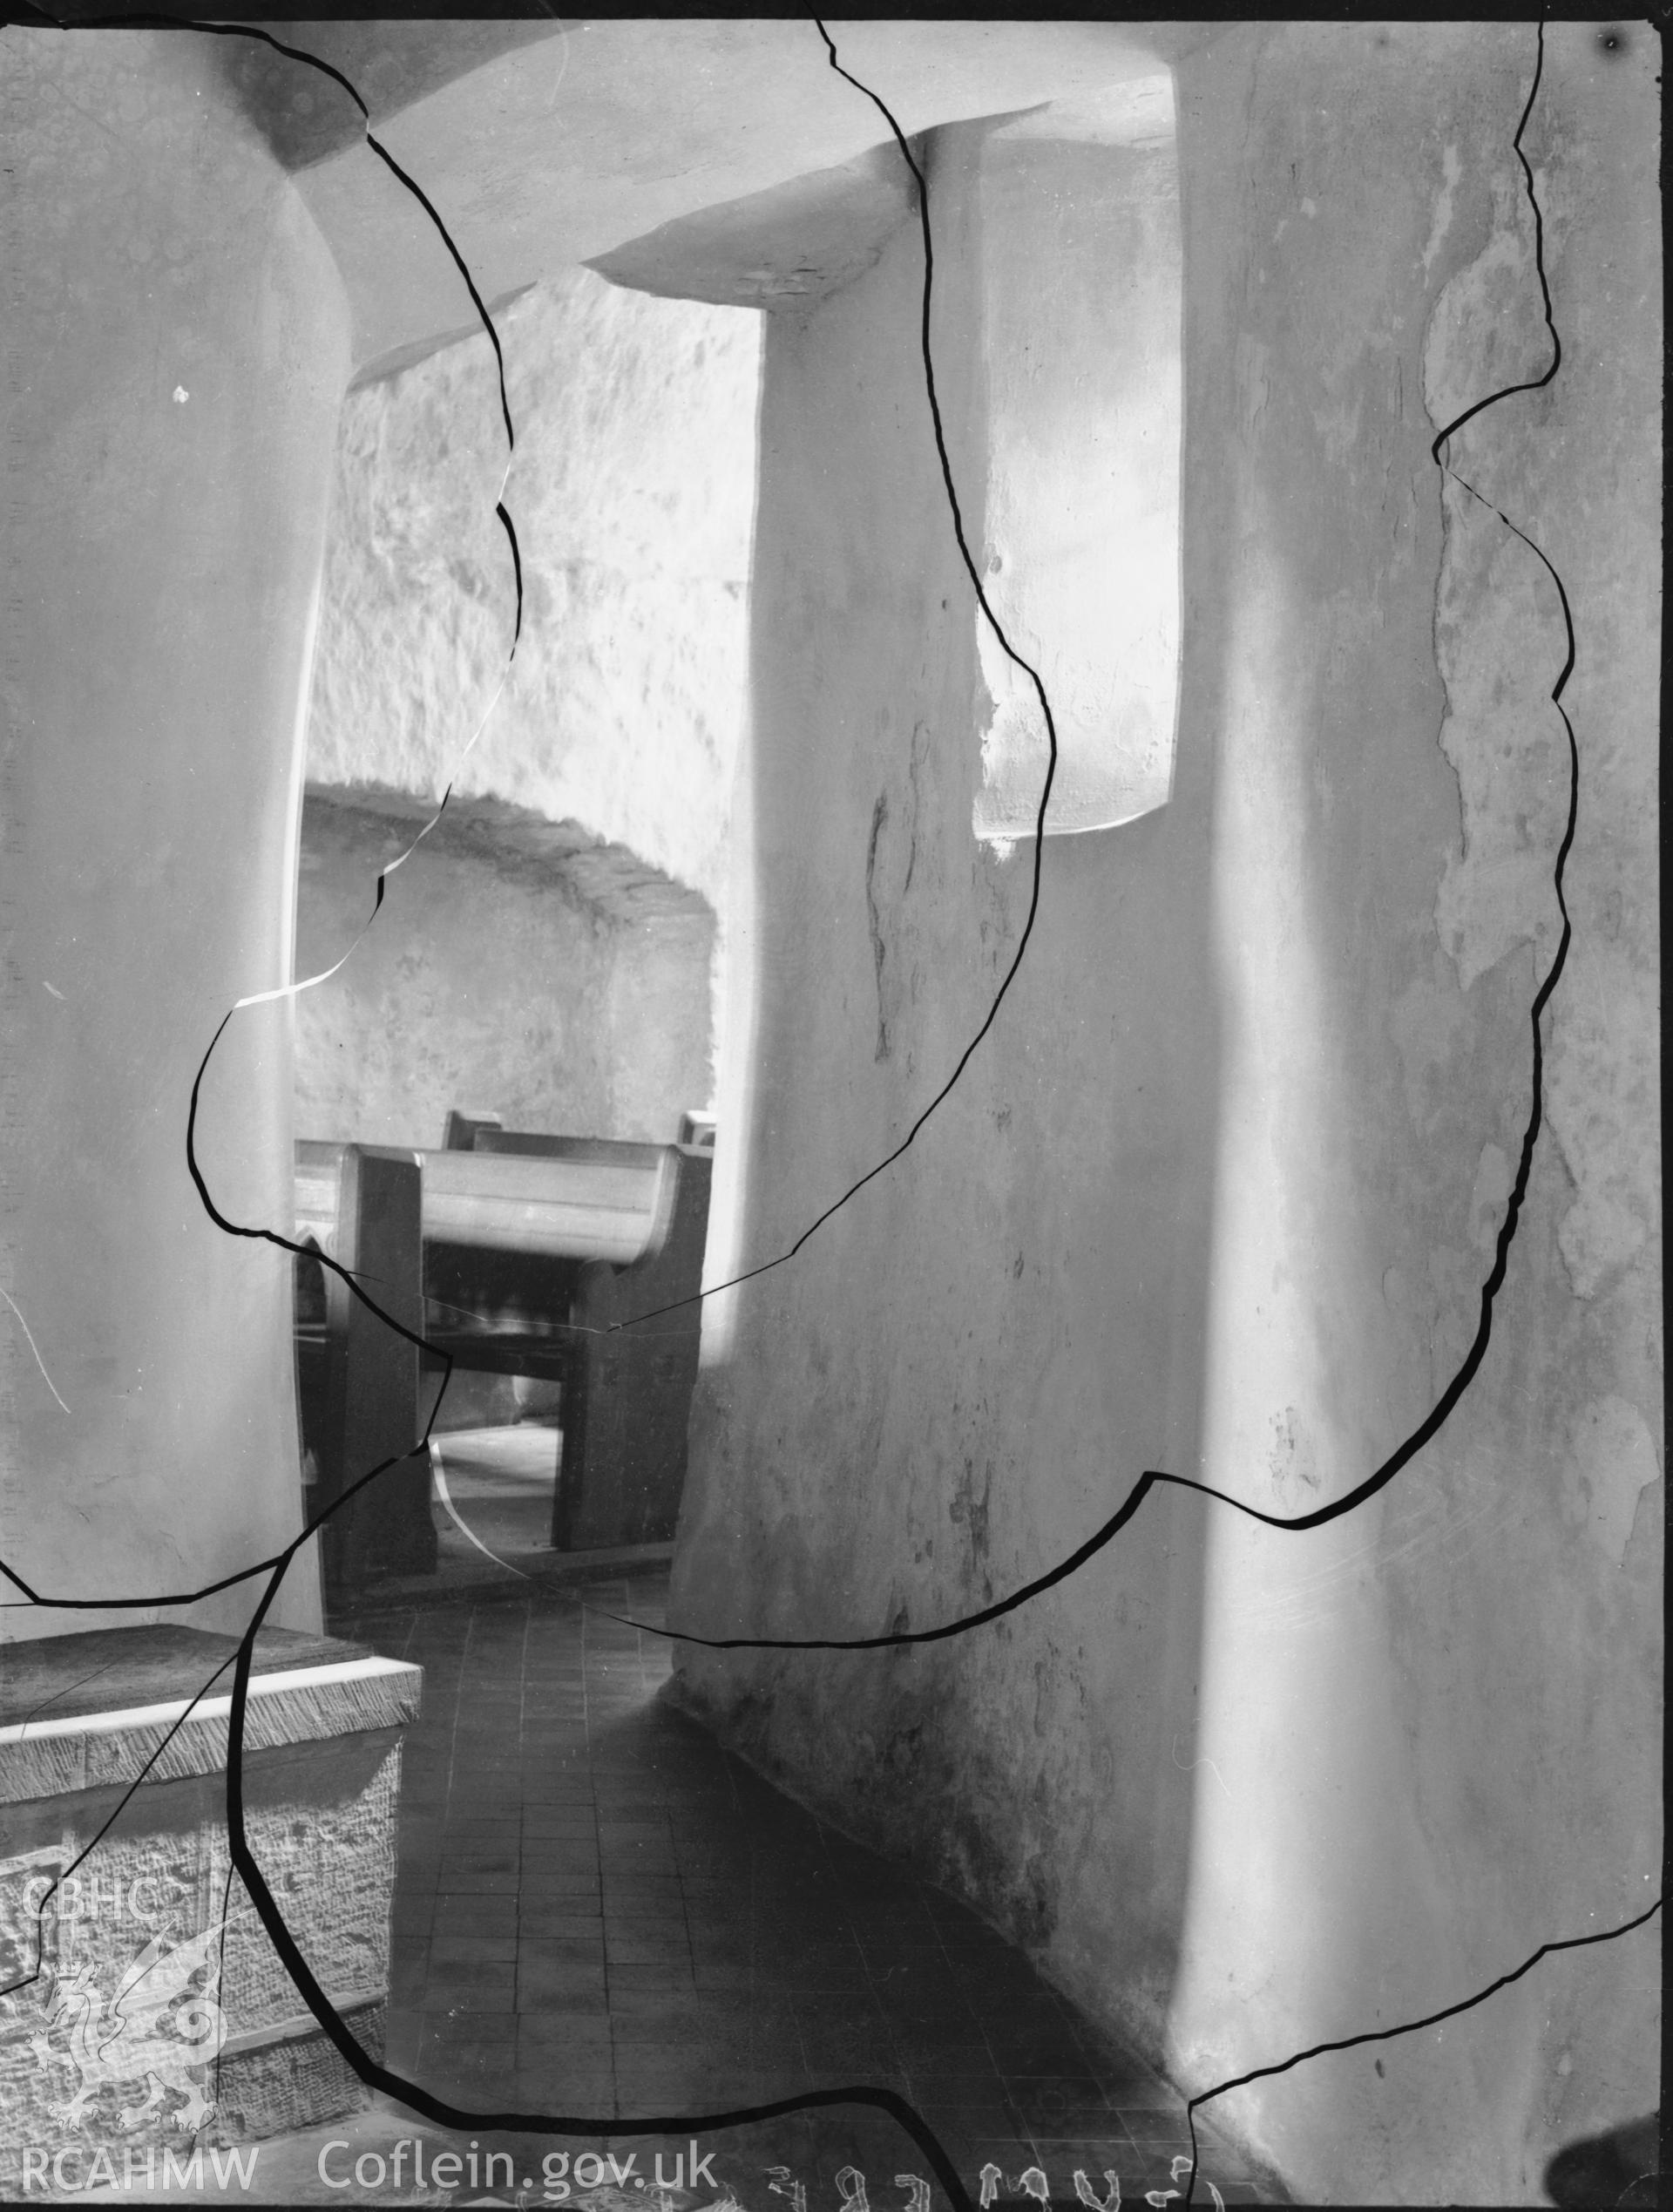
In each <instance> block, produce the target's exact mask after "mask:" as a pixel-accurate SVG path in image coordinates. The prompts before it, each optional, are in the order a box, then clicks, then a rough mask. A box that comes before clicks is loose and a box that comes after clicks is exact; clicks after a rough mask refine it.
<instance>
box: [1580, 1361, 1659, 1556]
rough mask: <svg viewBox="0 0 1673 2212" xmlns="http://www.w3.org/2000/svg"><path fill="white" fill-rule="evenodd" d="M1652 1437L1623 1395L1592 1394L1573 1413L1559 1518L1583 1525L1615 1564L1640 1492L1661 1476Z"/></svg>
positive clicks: (1629, 1531)
mask: <svg viewBox="0 0 1673 2212" xmlns="http://www.w3.org/2000/svg"><path fill="white" fill-rule="evenodd" d="M1661 1475H1662V1469H1661V1462H1660V1461H1659V1459H1658V1458H1657V1456H1656V1444H1655V1440H1654V1439H1653V1438H1652V1436H1651V1435H1650V1433H1649V1428H1647V1427H1646V1426H1645V1424H1644V1418H1643V1415H1642V1414H1641V1413H1640V1412H1639V1410H1638V1408H1637V1407H1636V1406H1633V1405H1629V1404H1628V1402H1627V1401H1626V1400H1625V1399H1624V1398H1616V1397H1608V1398H1594V1399H1592V1400H1591V1401H1589V1402H1588V1404H1586V1405H1584V1406H1582V1408H1580V1410H1579V1412H1578V1413H1576V1414H1575V1416H1574V1419H1573V1421H1572V1422H1571V1423H1570V1427H1569V1432H1568V1454H1567V1455H1566V1457H1565V1459H1564V1462H1563V1472H1562V1489H1563V1497H1562V1510H1563V1518H1564V1519H1565V1520H1566V1521H1568V1522H1569V1523H1574V1524H1578V1523H1582V1522H1583V1523H1585V1526H1586V1530H1587V1533H1588V1535H1589V1536H1590V1537H1592V1538H1593V1539H1594V1540H1595V1542H1596V1543H1597V1544H1601V1545H1602V1548H1603V1550H1605V1551H1607V1552H1608V1553H1609V1557H1610V1558H1611V1559H1612V1560H1613V1561H1614V1562H1615V1565H1616V1566H1617V1567H1620V1566H1623V1565H1624V1564H1626V1557H1627V1544H1628V1543H1629V1540H1630V1538H1631V1536H1632V1528H1633V1523H1634V1521H1635V1519H1636V1517H1637V1512H1638V1497H1639V1493H1640V1492H1641V1491H1642V1490H1645V1489H1649V1485H1650V1484H1651V1483H1657V1482H1659V1481H1660V1480H1661Z"/></svg>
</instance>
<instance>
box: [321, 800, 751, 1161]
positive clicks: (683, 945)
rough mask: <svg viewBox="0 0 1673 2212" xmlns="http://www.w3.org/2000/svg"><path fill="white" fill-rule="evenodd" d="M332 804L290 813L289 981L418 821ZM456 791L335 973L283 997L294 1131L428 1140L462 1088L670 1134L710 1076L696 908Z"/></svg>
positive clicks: (547, 1112) (326, 961)
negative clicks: (292, 1014) (295, 851)
mask: <svg viewBox="0 0 1673 2212" xmlns="http://www.w3.org/2000/svg"><path fill="white" fill-rule="evenodd" d="M362 797H363V795H362ZM347 800H348V795H344V797H343V798H342V800H339V799H337V798H329V797H325V796H323V795H322V794H320V793H317V792H310V794H309V795H308V799H307V801H306V804H305V805H304V808H303V815H302V834H301V867H300V882H299V892H298V901H297V907H298V913H297V955H296V958H297V973H298V974H301V975H309V974H317V973H319V972H320V971H322V970H323V969H325V968H327V967H330V965H331V964H332V962H333V961H335V960H338V959H340V958H341V957H342V953H343V952H344V950H345V948H346V947H348V946H349V944H351V943H352V942H353V940H354V939H355V937H356V934H357V933H358V932H359V931H360V929H361V928H362V926H363V925H364V923H365V921H366V919H367V917H368V915H369V913H371V911H372V903H373V899H374V896H375V892H376V879H377V872H378V870H379V869H380V867H383V866H386V865H388V864H389V861H390V860H391V859H393V858H395V857H396V855H397V854H398V853H400V852H403V850H404V849H405V848H406V847H407V846H408V845H410V843H411V840H412V838H414V837H415V836H416V835H417V831H418V829H419V827H420V826H421V822H420V821H418V820H409V819H394V818H391V816H390V815H389V814H385V813H383V812H379V811H371V810H370V809H369V808H367V807H366V806H364V805H363V804H362V805H356V804H351V803H347ZM469 805H470V803H469V802H465V804H464V806H463V807H457V808H456V807H450V809H449V815H448V817H446V818H444V823H443V824H442V825H441V826H440V827H438V829H437V831H434V832H432V833H431V834H430V836H429V837H427V838H425V839H424V842H423V844H422V845H419V846H418V848H417V851H416V852H413V854H412V856H411V858H410V859H408V860H406V861H405V862H404V863H403V865H401V866H400V867H399V868H398V869H396V870H395V871H394V872H393V873H391V874H390V875H389V877H388V879H387V880H386V886H385V897H384V901H383V910H382V911H381V913H379V915H378V918H377V924H376V927H375V928H374V929H372V930H371V931H370V932H369V934H368V935H367V937H366V939H365V941H364V942H363V943H362V944H361V945H360V946H358V947H357V948H356V951H355V953H354V955H353V957H352V959H350V960H349V962H348V963H347V965H346V966H345V967H343V968H342V972H341V973H340V974H337V975H335V976H334V977H333V978H332V979H331V980H330V981H329V982H327V983H322V984H321V985H320V986H319V987H317V988H315V989H314V990H312V991H306V992H304V993H302V994H301V997H300V998H299V999H298V1001H297V1002H296V1009H297V1010H296V1126H297V1130H298V1131H299V1132H300V1133H301V1135H303V1136H306V1137H324V1138H329V1139H348V1140H353V1141H355V1142H357V1143H374V1144H394V1145H400V1146H417V1147H423V1146H431V1145H436V1144H439V1143H441V1141H442V1132H443V1128H444V1123H445V1122H446V1119H447V1116H448V1113H449V1111H450V1109H452V1108H453V1107H454V1106H455V1105H457V1102H458V1101H459V1100H460V1099H461V1098H470V1099H475V1098H479V1097H480V1098H489V1099H491V1100H492V1101H493V1103H494V1105H495V1107H496V1109H498V1111H500V1112H501V1113H502V1114H503V1115H504V1116H505V1118H506V1120H507V1121H508V1122H509V1123H511V1126H513V1127H517V1128H523V1129H534V1130H552V1131H554V1132H558V1133H568V1134H574V1135H584V1136H597V1137H626V1138H632V1139H640V1140H644V1141H649V1142H656V1143H668V1142H670V1141H671V1140H672V1139H673V1137H674V1134H675V1132H676V1131H677V1130H678V1129H679V1126H680V1117H681V1113H682V1112H684V1111H685V1110H686V1109H688V1108H689V1107H690V1106H691V1105H692V1103H693V1102H694V1100H695V1101H701V1100H703V1099H707V1098H708V1096H709V1094H710V1090H711V1087H712V1083H713V1069H712V1064H711V1063H712V1022H711V1014H710V966H711V961H712V957H713V952H714V944H715V916H714V913H713V911H712V910H711V909H710V907H709V906H708V903H707V902H706V901H705V900H704V899H702V898H701V896H700V895H699V894H698V893H696V892H691V891H687V890H686V889H685V888H684V887H683V886H682V885H677V884H674V883H671V882H670V881H669V880H668V879H667V878H666V877H663V876H661V875H660V874H659V873H658V872H656V871H654V870H652V869H647V868H646V867H644V866H643V865H642V864H640V863H639V862H637V861H635V860H634V859H633V856H631V855H627V854H623V853H618V854H617V855H616V858H615V861H614V864H612V863H611V859H610V850H609V849H607V848H606V849H604V850H603V851H600V850H599V848H598V846H597V843H596V840H588V839H586V838H584V837H582V836H581V834H580V833H579V832H575V833H573V835H572V837H571V839H570V842H571V843H572V844H573V845H574V846H575V848H576V849H575V850H574V851H573V852H567V853H566V852H564V851H563V850H562V845H563V835H562V832H561V830H560V827H559V825H555V824H538V825H535V826H533V827H532V826H531V825H529V824H516V825H510V826H508V825H505V824H496V823H493V822H486V823H484V822H481V821H475V820H473V819H472V818H471V815H470V813H469ZM456 813H457V814H459V815H460V816H461V817H462V820H461V821H460V822H458V823H455V822H454V821H453V820H452V819H451V818H452V817H453V816H454V815H455V814H456ZM424 818H428V814H427V811H426V813H425V816H424ZM537 831H544V832H545V842H546V844H547V845H553V844H555V845H557V846H558V848H559V849H558V850H557V851H555V852H542V851H541V850H540V849H539V845H540V838H539V837H538V834H537ZM531 847H533V849H532V850H531V849H530V848H531ZM583 886H584V887H583Z"/></svg>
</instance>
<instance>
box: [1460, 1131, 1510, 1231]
mask: <svg viewBox="0 0 1673 2212" xmlns="http://www.w3.org/2000/svg"><path fill="white" fill-rule="evenodd" d="M1514 1180H1515V1177H1514V1170H1512V1167H1511V1164H1510V1162H1509V1160H1508V1159H1507V1157H1506V1156H1505V1154H1504V1153H1503V1152H1501V1151H1500V1149H1499V1147H1498V1146H1497V1145H1496V1144H1484V1145H1483V1146H1482V1147H1481V1157H1480V1160H1478V1161H1477V1163H1476V1168H1475V1181H1474V1183H1473V1184H1472V1185H1471V1188H1470V1242H1471V1243H1472V1244H1473V1245H1477V1246H1479V1247H1480V1250H1481V1251H1483V1252H1491V1251H1492V1250H1493V1248H1494V1243H1495V1241H1496V1240H1497V1238H1498V1235H1499V1229H1500V1224H1501V1223H1502V1221H1503V1219H1504V1209H1505V1202H1506V1200H1507V1198H1509V1196H1510V1191H1511V1184H1513V1182H1514Z"/></svg>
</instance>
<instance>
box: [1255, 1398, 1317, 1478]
mask: <svg viewBox="0 0 1673 2212" xmlns="http://www.w3.org/2000/svg"><path fill="white" fill-rule="evenodd" d="M1267 1465H1268V1466H1269V1467H1270V1469H1271V1470H1272V1475H1273V1479H1274V1481H1275V1482H1277V1484H1278V1486H1279V1488H1280V1489H1282V1488H1283V1487H1284V1482H1285V1479H1286V1477H1288V1476H1291V1475H1293V1476H1295V1477H1296V1479H1297V1481H1298V1482H1300V1483H1304V1484H1305V1486H1306V1487H1307V1488H1308V1489H1311V1490H1316V1489H1317V1488H1318V1455H1317V1452H1316V1451H1315V1450H1314V1449H1313V1440H1312V1438H1311V1436H1310V1435H1308V1434H1307V1430H1306V1428H1305V1426H1304V1423H1303V1421H1302V1417H1301V1414H1300V1412H1299V1410H1298V1409H1297V1408H1296V1407H1294V1406H1286V1407H1285V1408H1284V1411H1283V1412H1282V1413H1281V1414H1274V1415H1273V1416H1272V1449H1271V1450H1270V1452H1269V1453H1268V1454H1267Z"/></svg>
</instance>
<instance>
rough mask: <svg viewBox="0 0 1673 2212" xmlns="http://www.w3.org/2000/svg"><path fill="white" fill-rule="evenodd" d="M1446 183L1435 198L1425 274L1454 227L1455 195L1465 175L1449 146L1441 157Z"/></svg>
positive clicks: (1424, 253)
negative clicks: (1459, 182)
mask: <svg viewBox="0 0 1673 2212" xmlns="http://www.w3.org/2000/svg"><path fill="white" fill-rule="evenodd" d="M1440 166H1441V174H1442V177H1443V179H1444V181H1443V183H1442V185H1441V187H1440V190H1439V193H1437V194H1436V196H1435V219H1434V221H1433V224H1432V225H1431V226H1430V230H1429V243H1428V244H1427V245H1426V247H1425V248H1424V249H1423V273H1424V275H1426V276H1427V275H1428V274H1429V264H1430V263H1431V262H1432V261H1433V260H1434V258H1435V255H1436V254H1438V253H1439V251H1440V248H1441V242H1442V241H1443V240H1444V239H1445V238H1446V234H1447V232H1448V231H1449V230H1450V229H1451V228H1452V227H1453V193H1455V192H1456V191H1457V189H1458V180H1459V179H1460V177H1461V176H1462V175H1463V173H1464V164H1463V161H1462V160H1461V159H1460V155H1459V151H1458V148H1457V147H1456V146H1448V147H1447V148H1446V152H1445V153H1443V154H1442V155H1441V157H1440Z"/></svg>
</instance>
